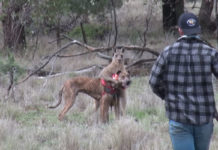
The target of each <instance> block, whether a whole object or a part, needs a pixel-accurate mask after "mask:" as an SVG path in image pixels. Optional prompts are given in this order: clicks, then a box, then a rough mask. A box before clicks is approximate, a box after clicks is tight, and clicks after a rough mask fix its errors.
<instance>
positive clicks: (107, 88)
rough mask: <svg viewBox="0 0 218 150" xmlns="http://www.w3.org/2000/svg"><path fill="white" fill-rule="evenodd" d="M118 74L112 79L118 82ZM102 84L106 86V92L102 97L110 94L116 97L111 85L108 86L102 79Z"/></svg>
mask: <svg viewBox="0 0 218 150" xmlns="http://www.w3.org/2000/svg"><path fill="white" fill-rule="evenodd" d="M118 77H119V76H118V74H113V75H112V78H113V79H114V80H118ZM101 84H102V85H103V86H104V92H103V93H102V96H103V95H104V94H106V93H109V94H111V95H114V94H115V93H116V90H115V89H114V88H113V87H112V86H111V85H110V84H108V83H107V82H106V81H105V80H104V79H101Z"/></svg>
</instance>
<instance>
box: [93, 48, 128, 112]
mask: <svg viewBox="0 0 218 150" xmlns="http://www.w3.org/2000/svg"><path fill="white" fill-rule="evenodd" d="M119 70H120V71H121V72H122V73H125V74H129V73H128V72H127V70H126V68H125V66H124V49H123V48H121V49H115V50H114V54H113V58H112V62H111V63H110V64H109V65H108V66H106V67H105V68H103V70H102V71H101V72H100V74H99V77H100V78H103V79H105V80H107V81H114V79H113V75H114V74H116V72H117V71H119ZM119 99H120V102H121V114H122V115H123V114H124V113H125V109H126V90H125V89H122V90H121V91H120V94H119ZM96 103H98V102H96ZM96 105H98V104H96Z"/></svg>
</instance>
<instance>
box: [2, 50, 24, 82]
mask: <svg viewBox="0 0 218 150" xmlns="http://www.w3.org/2000/svg"><path fill="white" fill-rule="evenodd" d="M12 70H15V77H14V80H15V81H17V79H18V78H19V77H20V76H21V75H22V74H23V73H24V72H25V69H23V68H22V67H21V66H20V65H19V64H17V63H16V61H15V58H14V55H13V54H11V53H9V55H8V58H7V60H6V61H5V62H3V61H0V74H8V73H9V72H10V71H12Z"/></svg>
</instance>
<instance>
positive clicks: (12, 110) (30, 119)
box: [0, 77, 218, 150]
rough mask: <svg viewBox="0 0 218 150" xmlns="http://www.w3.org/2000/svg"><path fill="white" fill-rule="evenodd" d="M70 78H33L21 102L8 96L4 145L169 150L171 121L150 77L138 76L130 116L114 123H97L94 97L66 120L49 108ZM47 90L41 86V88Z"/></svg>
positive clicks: (1, 135)
mask: <svg viewBox="0 0 218 150" xmlns="http://www.w3.org/2000/svg"><path fill="white" fill-rule="evenodd" d="M63 80H64V77H58V78H56V79H49V80H48V81H47V83H46V84H45V85H43V83H44V82H42V80H41V79H37V78H32V79H30V80H28V81H27V82H26V83H25V84H24V85H22V89H17V91H16V96H17V97H20V98H19V99H17V101H18V102H13V100H12V99H8V100H7V101H6V102H4V101H2V100H1V102H0V149H1V150H12V149H18V150H20V149H40V150H41V149H43V150H44V149H45V150H50V149H54V150H56V149H57V150H60V149H66V150H72V149H73V150H145V149H146V150H159V149H161V150H169V149H171V143H170V139H169V135H168V121H167V119H166V117H165V114H164V104H163V102H162V101H161V100H160V99H159V98H157V97H156V96H155V95H154V94H152V92H151V90H150V88H149V86H148V78H147V77H141V78H139V77H137V78H133V84H132V85H131V87H130V88H129V89H128V91H127V93H128V105H127V114H126V116H124V117H122V118H121V119H120V120H114V114H113V113H112V112H110V123H109V124H106V125H103V124H100V123H97V121H96V117H95V114H91V112H92V111H93V110H94V103H93V100H92V99H91V98H90V97H88V96H85V95H79V98H78V99H77V102H76V104H75V105H74V106H73V107H72V109H71V110H70V111H69V112H68V113H67V116H66V118H65V120H64V121H62V122H60V121H58V119H57V115H58V113H59V112H60V110H61V109H62V107H63V106H62V105H61V106H59V107H58V108H57V109H54V110H50V109H47V105H50V104H52V103H53V102H54V103H56V102H57V100H55V98H56V97H57V93H58V90H59V85H60V84H62V81H63ZM40 89H41V90H40ZM216 124H217V123H215V132H214V136H213V139H212V143H211V150H215V149H216V147H217V146H218V144H217V143H216V142H215V141H217V140H218V128H217V126H216Z"/></svg>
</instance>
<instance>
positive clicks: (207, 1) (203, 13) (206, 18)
mask: <svg viewBox="0 0 218 150" xmlns="http://www.w3.org/2000/svg"><path fill="white" fill-rule="evenodd" d="M212 10H213V0H202V2H201V8H200V12H199V22H200V25H201V29H202V31H203V32H205V31H210V28H211V27H212V26H213V23H212V21H211V19H210V17H211V14H212Z"/></svg>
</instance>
